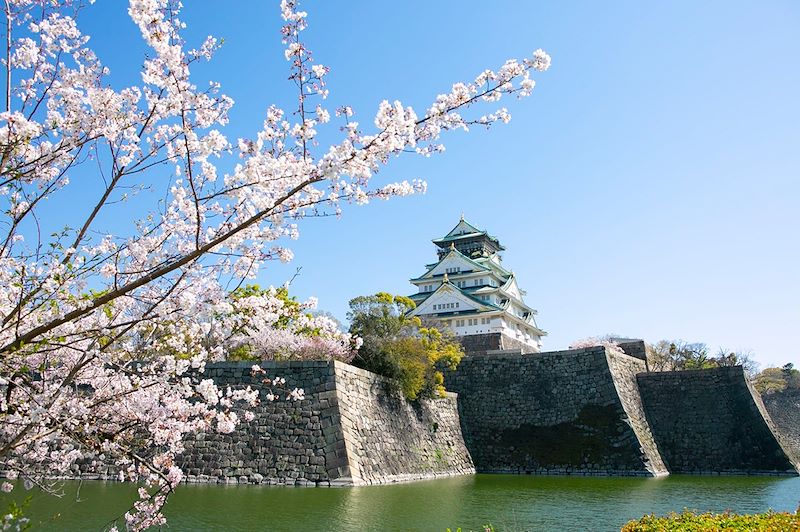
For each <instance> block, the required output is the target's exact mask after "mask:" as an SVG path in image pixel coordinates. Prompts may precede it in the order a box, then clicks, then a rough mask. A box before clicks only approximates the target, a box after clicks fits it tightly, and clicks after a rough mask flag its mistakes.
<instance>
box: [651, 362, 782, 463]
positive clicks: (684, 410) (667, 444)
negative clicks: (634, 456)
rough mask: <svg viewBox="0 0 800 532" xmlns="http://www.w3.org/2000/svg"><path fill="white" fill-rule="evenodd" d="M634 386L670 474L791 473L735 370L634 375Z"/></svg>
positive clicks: (765, 419)
mask: <svg viewBox="0 0 800 532" xmlns="http://www.w3.org/2000/svg"><path fill="white" fill-rule="evenodd" d="M637 382H638V384H639V390H640V393H641V397H642V402H643V404H644V408H645V413H646V415H647V419H648V420H649V422H650V426H651V427H652V429H653V435H654V437H655V441H656V444H657V445H658V448H659V450H660V452H661V456H662V457H663V459H664V462H665V463H666V466H667V467H668V468H669V470H670V471H671V472H673V473H693V474H708V473H717V474H766V475H796V474H797V464H796V463H793V461H792V459H791V457H790V454H789V451H788V450H787V448H786V447H785V446H784V445H782V442H781V441H780V437H779V436H778V432H777V431H776V430H775V427H774V426H773V424H772V421H771V420H770V417H769V415H768V414H767V412H766V409H764V407H763V404H762V403H761V400H760V398H759V397H758V394H757V393H756V392H755V391H754V390H753V389H752V388H751V387H750V385H749V383H748V382H747V379H746V377H745V375H744V371H743V370H742V368H741V366H734V367H728V368H714V369H705V370H693V371H673V372H654V373H640V374H639V375H637Z"/></svg>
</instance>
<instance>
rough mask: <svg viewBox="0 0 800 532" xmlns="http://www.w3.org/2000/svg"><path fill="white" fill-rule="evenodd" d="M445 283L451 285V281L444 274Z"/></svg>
mask: <svg viewBox="0 0 800 532" xmlns="http://www.w3.org/2000/svg"><path fill="white" fill-rule="evenodd" d="M444 282H445V283H449V282H450V279H448V278H447V274H444Z"/></svg>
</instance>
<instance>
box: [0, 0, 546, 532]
mask: <svg viewBox="0 0 800 532" xmlns="http://www.w3.org/2000/svg"><path fill="white" fill-rule="evenodd" d="M91 3H92V2H84V1H82V0H8V1H6V2H5V3H4V10H5V15H6V24H5V28H6V43H7V46H6V54H5V56H4V58H3V64H4V70H5V79H6V81H7V83H6V84H5V94H4V96H5V98H4V102H5V109H4V110H3V111H2V112H0V212H1V213H2V215H1V216H2V217H3V220H2V222H1V223H0V227H1V228H2V231H0V286H3V288H4V290H2V291H1V292H0V388H2V389H3V393H2V394H0V469H3V470H5V471H7V472H8V471H10V472H13V473H15V474H18V475H19V476H21V477H23V478H24V479H25V480H27V481H31V482H37V483H39V485H40V486H42V487H43V488H45V489H50V488H51V486H50V485H49V484H46V483H44V482H43V476H42V472H45V471H46V472H48V474H50V475H54V476H58V475H68V474H69V472H70V471H71V466H72V465H73V464H74V463H75V462H76V461H77V460H81V459H83V458H84V457H85V456H86V455H87V454H88V453H96V454H98V455H102V456H104V457H105V459H107V460H109V461H112V462H113V463H114V466H115V467H116V468H118V469H119V470H120V480H128V481H136V482H141V483H142V484H143V486H142V487H141V489H140V490H139V500H138V501H136V503H135V504H134V506H133V507H132V508H131V510H130V511H129V512H127V513H126V514H125V516H124V525H125V526H126V527H127V528H130V529H134V530H141V529H146V528H148V527H158V526H161V525H162V524H163V523H164V517H163V515H162V514H161V511H160V510H161V508H162V506H163V504H164V503H165V501H166V497H167V496H168V495H169V493H170V492H171V491H172V490H173V489H174V487H175V486H177V485H178V483H180V482H181V480H182V479H183V471H182V470H181V468H180V467H179V465H178V462H177V461H176V457H177V456H178V455H179V454H180V453H181V452H182V451H183V439H184V436H185V435H186V434H187V433H190V432H198V431H209V430H218V431H221V432H231V431H232V430H234V428H235V427H236V424H237V423H238V421H239V419H238V416H237V414H236V413H235V412H234V410H232V409H233V408H234V406H236V405H238V406H242V407H245V408H247V407H250V406H253V405H255V404H257V403H258V402H259V401H260V400H262V399H265V400H268V397H266V396H265V397H259V394H258V392H253V391H252V390H249V389H247V390H230V389H226V390H220V389H218V388H217V387H216V385H215V384H214V383H213V382H212V381H211V380H210V379H201V378H194V377H190V370H193V372H192V374H194V375H196V374H198V373H199V372H202V370H203V367H204V365H205V363H206V362H207V361H209V360H219V359H222V358H224V356H225V345H226V341H227V340H229V339H231V338H233V337H235V335H236V334H237V332H241V331H242V330H243V329H242V317H243V316H245V317H246V316H247V313H242V312H239V313H237V312H236V308H235V307H236V306H237V305H238V306H240V307H241V306H243V305H244V304H245V302H247V303H248V304H249V303H252V306H250V307H247V309H248V310H253V311H254V312H255V313H256V315H261V314H264V315H270V319H271V320H272V321H268V322H267V324H266V325H263V327H262V326H259V331H258V332H259V333H264V334H265V335H267V336H269V333H270V331H283V333H285V332H286V329H280V328H279V327H280V325H281V323H282V320H283V319H284V318H286V319H287V320H288V321H289V323H292V320H297V321H301V318H300V317H297V316H295V315H294V314H293V310H292V307H293V305H292V304H291V303H290V301H288V300H287V299H286V298H284V299H283V300H281V296H280V295H278V294H277V292H276V293H275V294H273V295H270V296H269V297H261V298H258V297H255V298H254V297H253V296H250V295H243V297H241V298H240V299H238V300H234V301H233V302H232V301H231V299H230V298H229V297H228V288H227V287H229V286H236V285H238V284H240V283H242V282H244V281H245V280H246V279H253V278H255V276H256V275H257V274H258V273H259V270H260V268H262V266H264V265H265V264H266V263H267V262H268V261H270V260H281V261H288V260H291V258H292V252H291V250H289V249H288V248H287V247H286V246H285V245H283V243H284V242H286V241H287V240H288V239H294V238H297V237H298V236H299V229H298V225H297V223H298V221H299V220H302V219H303V218H306V217H309V216H328V215H338V214H340V213H341V210H342V207H343V206H344V205H347V204H359V205H360V204H364V203H367V202H369V201H370V200H371V199H374V198H379V199H387V198H389V197H394V196H403V195H408V194H412V193H415V192H422V191H424V189H425V186H426V185H425V183H424V182H422V181H419V180H415V181H413V182H408V181H403V182H399V183H389V184H376V183H375V181H374V179H373V178H374V175H375V174H376V173H377V172H378V171H379V170H380V169H381V168H383V166H384V165H385V164H387V163H388V162H389V161H391V160H394V158H395V157H396V156H399V155H402V154H404V153H406V152H411V153H416V154H419V155H423V156H428V155H431V154H434V153H437V152H439V151H442V149H443V147H442V146H441V144H440V143H439V141H440V137H441V134H442V133H444V132H446V131H452V130H467V129H468V128H469V126H470V125H482V126H490V125H491V124H494V123H499V122H507V121H508V120H509V118H510V115H509V113H508V111H507V110H506V109H505V108H499V109H497V108H493V106H495V105H497V104H496V102H497V101H498V100H499V99H501V98H503V97H506V96H510V95H515V96H517V97H524V96H528V95H529V94H530V93H531V91H532V90H533V87H534V81H533V80H532V79H531V78H530V73H531V72H532V71H544V70H547V68H548V67H549V65H550V57H549V56H548V55H547V54H546V53H544V52H543V51H541V50H537V51H536V52H535V53H534V54H533V56H532V57H530V58H527V59H524V60H522V61H517V60H509V61H507V62H506V63H504V64H503V65H502V66H501V67H500V68H499V69H498V70H496V71H492V70H482V71H481V72H480V74H479V75H478V76H477V77H476V78H475V79H474V80H473V81H470V82H467V83H456V84H455V85H453V87H452V89H451V90H449V91H446V92H445V93H444V94H441V95H439V96H438V97H436V99H435V101H434V102H433V103H432V104H431V105H430V107H428V109H426V110H425V111H424V112H423V113H421V114H419V115H418V114H417V112H416V111H415V110H414V109H412V108H411V107H407V106H403V105H402V104H401V103H400V102H397V101H395V102H393V103H390V102H389V101H386V100H384V101H383V102H382V103H381V104H380V105H379V108H378V111H377V113H376V114H375V116H374V117H373V118H372V119H367V120H363V121H360V122H359V121H356V120H355V119H353V116H354V113H353V110H352V109H351V108H350V107H348V106H345V107H341V108H340V109H338V110H335V111H334V113H333V114H335V117H336V118H335V121H337V122H340V123H339V124H338V125H337V126H333V124H332V125H331V126H325V124H327V123H328V122H331V115H332V113H331V112H330V111H329V110H328V109H327V108H326V107H325V99H326V97H327V96H328V89H327V88H326V79H327V76H328V73H329V68H328V67H326V66H323V65H321V64H319V63H316V62H314V60H313V57H312V54H311V51H310V50H309V49H308V48H307V47H306V46H305V44H304V42H303V40H302V39H301V34H302V32H303V30H305V29H306V19H307V14H306V13H305V12H303V11H300V10H299V9H297V5H296V4H297V3H296V1H295V0H283V1H282V2H281V4H280V13H281V16H282V18H283V20H284V22H285V24H284V26H283V27H282V28H281V35H282V42H283V44H284V46H285V49H284V53H283V57H281V60H284V59H285V60H286V61H288V70H289V76H288V77H289V80H290V84H289V87H290V90H291V91H292V92H293V93H294V96H293V97H292V98H291V99H290V101H293V102H296V107H294V108H293V109H290V110H289V111H288V112H286V111H285V110H283V109H280V108H279V107H277V106H270V107H269V108H268V109H267V111H266V116H265V119H264V121H263V127H262V128H261V129H260V130H258V131H254V132H253V134H252V135H250V137H249V138H240V139H237V140H236V141H233V140H232V139H229V138H228V137H227V136H226V134H225V129H226V127H227V124H228V119H229V112H230V109H231V108H232V105H233V100H232V99H231V98H230V97H228V96H226V95H225V94H223V93H222V92H221V88H220V85H219V84H218V83H216V82H214V81H213V80H208V79H198V77H197V70H198V69H195V67H196V65H197V64H198V63H200V62H202V61H208V60H211V59H212V57H213V56H214V54H215V52H216V51H217V49H218V48H219V47H220V46H221V41H218V40H217V39H216V38H214V37H208V38H207V39H205V40H204V41H202V42H196V43H193V44H194V45H195V46H192V45H191V44H192V43H187V36H186V35H187V34H186V31H187V30H186V24H185V22H184V19H183V17H182V15H181V9H182V6H181V2H179V1H178V0H129V8H128V14H129V16H130V19H131V21H132V23H133V24H134V25H135V26H136V27H137V28H138V30H139V32H140V33H141V37H142V39H143V41H144V44H145V45H146V47H147V53H146V56H145V57H135V56H132V57H130V60H131V64H132V65H134V66H135V68H138V67H139V65H141V75H140V76H128V79H136V80H140V81H139V83H138V86H129V87H125V88H120V87H121V83H120V80H119V79H116V78H115V79H112V78H111V76H110V71H109V69H108V68H107V67H106V66H105V65H104V64H103V63H102V62H101V60H100V56H101V54H100V53H99V52H100V51H95V50H92V49H91V48H89V46H88V44H89V42H90V41H89V37H88V36H86V35H84V34H83V33H82V32H81V24H82V16H81V13H82V10H83V9H84V8H86V9H91V7H89V5H90V4H91ZM108 23H109V24H111V25H113V24H117V21H108ZM92 42H94V41H92ZM134 48H135V47H134ZM254 68H255V67H254ZM199 70H200V71H202V70H203V69H199ZM121 79H125V78H121ZM278 98H279V99H286V98H285V96H278ZM483 106H489V107H490V108H489V109H478V107H483ZM473 113H474V114H473ZM362 124H363V125H362ZM323 127H330V128H331V131H332V137H331V138H334V139H338V140H337V141H335V142H334V143H333V144H332V145H329V146H325V145H319V140H320V138H321V137H318V130H321V129H322V128H323ZM337 131H338V133H337ZM224 169H228V171H227V172H225V170H224ZM71 177H72V178H73V179H74V180H75V181H77V182H80V183H81V186H80V188H78V189H75V186H74V185H71V184H70V178H71ZM145 189H149V190H151V191H152V193H151V194H148V195H146V196H145V195H141V196H136V194H137V192H139V191H142V190H145ZM134 196H136V199H135V201H132V202H131V203H129V208H128V209H127V210H125V211H123V210H119V207H117V206H116V205H118V204H119V203H121V202H126V201H129V202H130V201H131V198H132V197H134ZM76 197H80V198H81V199H82V200H84V201H78V202H76V201H75V198H76ZM151 198H153V199H152V200H151ZM54 214H58V215H59V216H54ZM62 215H63V216H62ZM64 217H67V219H68V220H69V221H67V222H66V223H67V227H60V226H55V222H54V221H53V220H56V219H63V218H64ZM58 223H59V224H61V223H62V222H60V221H59V222H58ZM48 224H49V225H48ZM255 299H260V301H255ZM248 300H252V301H248ZM278 301H281V305H278ZM272 311H275V312H272ZM251 325H252V324H251ZM276 325H277V326H276ZM247 327H249V326H246V327H245V328H247ZM291 327H292V326H291V325H288V328H289V329H291ZM308 327H311V328H313V325H310V324H308ZM301 328H302V326H301ZM248 332H252V331H248ZM295 337H296V335H295V336H294V337H293V338H295ZM273 340H274V338H273ZM243 345H244V343H243V344H242V346H243ZM272 345H274V344H272ZM248 346H249V347H241V349H240V350H239V351H238V352H237V353H236V355H235V356H241V357H244V356H253V352H252V350H253V349H257V348H258V346H257V345H256V346H254V345H251V344H248ZM248 349H249V350H250V351H248ZM256 356H260V353H256ZM142 443H145V444H146V446H147V447H148V452H147V453H146V454H140V453H138V452H137V450H138V449H140V448H141V444H142Z"/></svg>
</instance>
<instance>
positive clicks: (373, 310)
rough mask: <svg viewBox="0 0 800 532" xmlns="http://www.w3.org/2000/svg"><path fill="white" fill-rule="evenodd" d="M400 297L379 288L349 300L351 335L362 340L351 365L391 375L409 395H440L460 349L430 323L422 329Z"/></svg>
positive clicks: (410, 305)
mask: <svg viewBox="0 0 800 532" xmlns="http://www.w3.org/2000/svg"><path fill="white" fill-rule="evenodd" d="M415 307H416V305H415V304H414V302H413V301H412V300H410V299H409V298H407V297H403V296H393V295H391V294H387V293H385V292H380V293H378V294H375V295H372V296H359V297H357V298H354V299H352V300H351V301H350V312H349V313H348V318H349V319H350V322H351V325H350V333H351V334H353V335H357V336H358V337H360V338H361V339H362V340H363V345H362V346H361V348H360V349H359V350H358V353H357V354H356V356H355V358H354V359H353V362H352V364H353V365H355V366H357V367H360V368H363V369H366V370H368V371H372V372H374V373H377V374H379V375H383V376H385V377H389V378H391V379H394V380H395V381H396V382H397V383H398V385H399V387H400V389H401V390H402V391H403V395H405V396H406V398H408V399H412V400H414V399H425V398H433V397H443V396H444V392H445V388H444V375H442V370H443V369H445V368H449V369H455V368H456V367H457V366H458V363H459V362H460V361H461V357H462V356H463V355H464V352H463V350H462V348H461V345H460V344H459V343H458V342H457V341H455V340H454V339H452V338H450V337H448V336H445V335H444V334H442V332H441V331H439V330H438V329H436V328H435V327H422V323H421V322H420V320H419V318H417V317H415V316H411V315H410V312H411V311H412V310H414V308H415Z"/></svg>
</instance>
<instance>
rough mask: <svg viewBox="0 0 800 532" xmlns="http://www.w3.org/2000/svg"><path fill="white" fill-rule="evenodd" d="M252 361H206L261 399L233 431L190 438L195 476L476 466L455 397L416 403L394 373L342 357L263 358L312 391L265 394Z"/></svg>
mask: <svg viewBox="0 0 800 532" xmlns="http://www.w3.org/2000/svg"><path fill="white" fill-rule="evenodd" d="M252 365H253V363H252V362H248V363H244V362H242V363H236V362H233V363H231V362H228V363H220V364H211V365H209V366H207V368H206V371H205V375H206V376H207V377H208V378H212V379H214V381H215V382H216V383H217V385H219V386H227V385H230V386H231V387H244V386H248V385H249V386H251V387H252V388H254V389H259V390H261V395H262V403H261V404H260V405H259V406H258V407H256V409H255V411H254V413H255V418H254V419H253V421H251V422H246V421H242V422H241V423H240V425H239V426H238V427H237V429H236V430H235V431H234V432H233V433H231V434H218V433H207V434H197V435H194V436H192V437H190V438H189V439H188V440H187V441H186V452H185V453H183V455H182V456H181V464H180V465H181V466H182V468H183V469H184V471H185V472H186V474H187V480H188V481H189V482H224V483H268V484H293V485H358V484H376V483H385V482H397V481H404V480H414V479H423V478H434V477H438V476H446V475H456V474H470V473H474V469H473V468H472V462H471V459H470V456H469V453H468V452H467V450H466V448H465V447H464V442H463V439H461V437H460V434H461V433H460V427H459V419H458V411H457V407H456V397H455V396H454V395H453V394H450V395H449V396H448V397H446V398H444V399H441V400H431V401H419V402H418V403H415V404H412V403H409V402H408V401H406V400H405V399H404V398H403V397H402V395H401V393H400V392H399V391H397V390H395V389H394V388H392V387H391V386H390V385H389V382H388V381H387V380H386V379H384V378H383V377H380V376H378V375H375V374H373V373H370V372H367V371H363V370H359V369H357V368H354V367H352V366H348V365H347V364H343V363H341V362H332V361H330V362H327V361H322V362H318V361H304V362H262V363H261V364H260V366H261V367H262V368H263V369H265V370H266V372H267V373H266V376H267V377H275V376H280V377H283V378H284V379H286V384H285V386H284V389H285V390H286V391H289V390H292V389H293V388H295V387H297V388H303V389H304V390H305V396H306V398H305V399H304V400H302V401H286V400H285V399H284V397H281V398H280V399H279V400H276V401H274V402H269V401H264V400H263V397H264V395H265V394H266V392H267V390H266V389H265V387H264V385H263V384H262V379H263V378H264V376H257V377H253V376H251V374H250V368H251V366H252Z"/></svg>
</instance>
